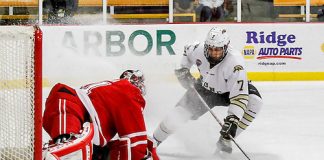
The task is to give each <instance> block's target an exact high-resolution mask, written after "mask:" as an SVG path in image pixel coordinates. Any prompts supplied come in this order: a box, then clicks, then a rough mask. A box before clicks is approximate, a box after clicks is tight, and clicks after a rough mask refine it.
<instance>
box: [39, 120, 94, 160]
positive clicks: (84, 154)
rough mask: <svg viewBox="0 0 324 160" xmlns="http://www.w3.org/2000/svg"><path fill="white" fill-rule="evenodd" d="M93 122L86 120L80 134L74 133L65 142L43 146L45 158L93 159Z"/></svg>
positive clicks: (58, 159)
mask: <svg viewBox="0 0 324 160" xmlns="http://www.w3.org/2000/svg"><path fill="white" fill-rule="evenodd" d="M93 135H94V130H93V124H92V123H89V122H86V123H84V124H83V130H82V131H81V133H80V134H76V135H72V136H71V139H69V140H67V141H64V142H63V143H57V144H49V145H48V146H46V147H43V160H61V159H71V160H72V159H82V160H91V159H92V147H93V146H92V139H93Z"/></svg>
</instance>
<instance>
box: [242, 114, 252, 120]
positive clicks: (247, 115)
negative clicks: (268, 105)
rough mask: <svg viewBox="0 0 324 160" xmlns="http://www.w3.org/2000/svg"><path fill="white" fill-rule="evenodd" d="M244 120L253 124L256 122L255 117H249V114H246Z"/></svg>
mask: <svg viewBox="0 0 324 160" xmlns="http://www.w3.org/2000/svg"><path fill="white" fill-rule="evenodd" d="M243 118H244V119H246V120H247V121H249V122H252V121H253V120H254V117H253V116H251V115H249V114H248V113H244V115H243Z"/></svg>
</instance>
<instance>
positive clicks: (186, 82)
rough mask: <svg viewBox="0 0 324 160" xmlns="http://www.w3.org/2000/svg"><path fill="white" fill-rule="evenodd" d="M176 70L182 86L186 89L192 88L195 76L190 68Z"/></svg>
mask: <svg viewBox="0 0 324 160" xmlns="http://www.w3.org/2000/svg"><path fill="white" fill-rule="evenodd" d="M174 72H175V75H176V77H177V78H178V80H179V82H180V84H181V85H182V87H184V88H185V89H189V88H192V86H193V85H194V83H195V78H194V77H193V76H192V75H191V73H190V70H189V69H188V68H180V69H176V70H174Z"/></svg>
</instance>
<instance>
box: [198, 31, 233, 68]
mask: <svg viewBox="0 0 324 160" xmlns="http://www.w3.org/2000/svg"><path fill="white" fill-rule="evenodd" d="M229 43H230V39H229V36H228V34H227V32H226V29H224V28H220V27H213V28H212V29H211V30H210V31H209V32H208V34H207V38H206V40H205V46H204V54H205V57H206V58H207V60H208V61H209V62H210V63H214V64H217V63H219V62H220V61H222V60H223V59H224V57H225V56H226V54H227V49H228V45H229ZM209 48H222V49H223V56H222V58H221V59H218V60H215V59H212V58H211V57H210V55H209V52H208V49H209Z"/></svg>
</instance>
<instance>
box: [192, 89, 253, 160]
mask: <svg viewBox="0 0 324 160" xmlns="http://www.w3.org/2000/svg"><path fill="white" fill-rule="evenodd" d="M191 88H192V89H193V90H194V91H195V93H196V94H197V96H198V97H199V99H200V100H201V102H202V103H203V104H204V106H205V107H206V108H207V109H208V111H209V113H211V115H212V116H213V117H214V118H215V119H216V121H217V122H218V124H219V125H220V126H221V127H222V126H223V125H222V122H221V121H220V120H219V119H218V118H217V116H216V114H215V113H214V111H213V110H211V109H210V108H209V106H208V104H207V103H206V102H205V100H204V99H203V98H202V97H201V95H200V94H199V93H198V91H197V90H196V88H195V87H194V86H192V87H191ZM229 137H230V138H231V140H232V141H233V142H234V144H235V145H236V146H237V148H238V149H240V151H241V152H242V153H243V154H244V156H245V157H246V158H247V159H248V160H251V159H250V157H249V156H248V155H247V154H246V153H245V152H244V151H243V149H242V148H241V147H240V145H238V143H236V141H235V140H234V138H233V137H232V136H231V135H229Z"/></svg>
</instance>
